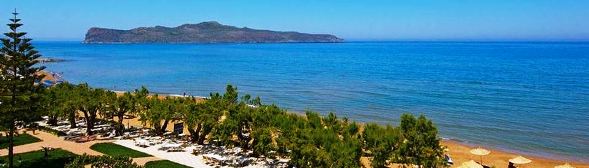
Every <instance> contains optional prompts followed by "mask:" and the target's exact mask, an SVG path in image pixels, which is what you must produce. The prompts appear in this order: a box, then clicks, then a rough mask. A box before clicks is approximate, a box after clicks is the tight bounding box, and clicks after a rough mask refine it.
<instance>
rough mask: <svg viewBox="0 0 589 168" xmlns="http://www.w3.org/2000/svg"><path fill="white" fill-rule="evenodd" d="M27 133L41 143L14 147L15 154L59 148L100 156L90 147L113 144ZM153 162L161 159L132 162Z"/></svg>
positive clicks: (5, 153)
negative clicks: (45, 148) (44, 148)
mask: <svg viewBox="0 0 589 168" xmlns="http://www.w3.org/2000/svg"><path fill="white" fill-rule="evenodd" d="M27 133H28V134H29V135H32V136H35V137H37V138H39V139H41V140H42V141H41V142H35V143H30V144H25V145H20V146H16V147H14V153H15V154H18V153H25V152H31V151H37V150H41V148H42V147H46V146H49V147H52V148H61V149H63V150H67V151H70V152H72V153H75V154H78V155H83V154H88V155H95V156H101V155H103V154H102V153H100V152H97V151H94V150H92V149H90V146H92V145H94V144H97V143H105V142H114V140H95V141H90V142H86V143H76V142H72V141H66V140H63V138H61V137H58V136H55V135H53V134H50V133H47V132H43V131H36V132H35V134H31V132H27ZM5 155H8V149H2V150H0V156H5ZM155 160H162V159H160V158H157V157H153V156H152V157H142V158H133V162H135V163H137V164H139V165H145V163H147V162H149V161H155Z"/></svg>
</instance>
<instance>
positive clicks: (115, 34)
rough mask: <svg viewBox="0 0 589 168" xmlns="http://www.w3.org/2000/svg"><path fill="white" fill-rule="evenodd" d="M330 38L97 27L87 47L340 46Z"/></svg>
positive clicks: (206, 28) (203, 26) (221, 29)
mask: <svg viewBox="0 0 589 168" xmlns="http://www.w3.org/2000/svg"><path fill="white" fill-rule="evenodd" d="M342 41H343V39H341V38H338V37H336V36H334V35H330V34H308V33H299V32H281V31H271V30H258V29H251V28H247V27H243V28H238V27H235V26H229V25H223V24H220V23H218V22H216V21H209V22H202V23H198V24H184V25H181V26H178V27H164V26H155V27H139V28H134V29H130V30H118V29H108V28H98V27H93V28H90V29H89V30H88V32H87V33H86V37H85V39H84V43H337V42H342Z"/></svg>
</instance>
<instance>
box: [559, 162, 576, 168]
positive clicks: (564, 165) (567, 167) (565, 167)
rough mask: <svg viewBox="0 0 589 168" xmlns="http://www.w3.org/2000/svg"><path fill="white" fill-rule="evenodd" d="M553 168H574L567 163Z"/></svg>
mask: <svg viewBox="0 0 589 168" xmlns="http://www.w3.org/2000/svg"><path fill="white" fill-rule="evenodd" d="M554 168H575V167H573V166H571V165H570V164H568V163H565V164H563V165H558V166H554Z"/></svg>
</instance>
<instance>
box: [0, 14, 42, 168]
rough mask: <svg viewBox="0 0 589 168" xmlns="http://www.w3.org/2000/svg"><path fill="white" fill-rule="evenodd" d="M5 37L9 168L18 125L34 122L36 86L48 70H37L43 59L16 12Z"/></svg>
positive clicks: (3, 89) (1, 65) (2, 90)
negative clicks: (21, 122)
mask: <svg viewBox="0 0 589 168" xmlns="http://www.w3.org/2000/svg"><path fill="white" fill-rule="evenodd" d="M12 14H13V15H14V18H13V19H10V23H8V24H7V25H8V27H9V28H10V31H9V32H8V33H4V35H5V36H6V37H5V38H2V39H1V40H2V48H1V49H0V55H1V56H0V78H1V79H0V103H1V104H0V126H2V127H3V128H5V129H6V130H8V143H9V145H8V158H9V167H13V160H14V159H13V158H14V150H13V147H14V134H15V132H16V123H17V122H20V121H24V122H26V121H30V120H31V118H32V117H31V116H34V111H36V106H37V105H38V101H39V99H38V98H39V95H38V93H39V91H40V89H41V88H40V85H39V84H35V82H36V81H39V80H40V79H41V78H42V76H41V75H39V73H38V72H40V71H41V70H43V69H44V67H39V66H35V64H37V62H38V61H37V60H36V59H37V58H39V57H40V56H41V55H40V54H39V53H38V52H37V51H36V50H34V47H33V46H32V45H31V39H29V38H26V37H25V35H26V33H25V32H19V31H18V28H19V27H20V26H22V24H21V23H20V19H18V18H17V15H18V13H17V12H16V10H15V11H14V13H12Z"/></svg>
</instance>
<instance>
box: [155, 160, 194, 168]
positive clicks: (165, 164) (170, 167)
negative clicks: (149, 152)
mask: <svg viewBox="0 0 589 168" xmlns="http://www.w3.org/2000/svg"><path fill="white" fill-rule="evenodd" d="M145 168H190V167H188V166H184V165H181V164H178V163H175V162H172V161H169V160H158V161H150V162H147V163H145Z"/></svg>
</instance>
